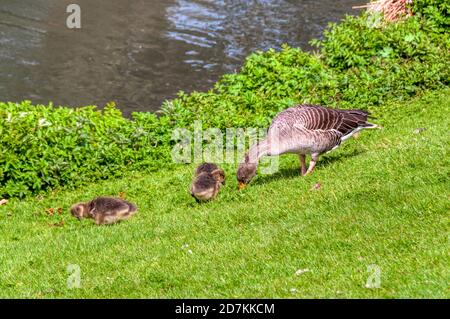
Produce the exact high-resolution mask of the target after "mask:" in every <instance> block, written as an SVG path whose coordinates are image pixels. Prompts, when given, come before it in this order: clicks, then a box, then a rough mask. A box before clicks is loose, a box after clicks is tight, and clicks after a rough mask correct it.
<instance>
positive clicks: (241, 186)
mask: <svg viewBox="0 0 450 319" xmlns="http://www.w3.org/2000/svg"><path fill="white" fill-rule="evenodd" d="M245 186H247V185H246V184H245V183H242V182H239V186H238V188H239V190H243V189H244V188H245Z"/></svg>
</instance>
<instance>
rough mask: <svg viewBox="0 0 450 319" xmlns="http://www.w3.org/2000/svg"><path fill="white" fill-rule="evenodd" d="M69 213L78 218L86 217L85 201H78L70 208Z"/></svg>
mask: <svg viewBox="0 0 450 319" xmlns="http://www.w3.org/2000/svg"><path fill="white" fill-rule="evenodd" d="M70 213H71V214H72V215H73V216H74V217H76V218H77V219H78V220H80V219H81V218H83V217H88V207H87V205H86V204H85V203H78V204H75V205H73V206H72V207H71V208H70Z"/></svg>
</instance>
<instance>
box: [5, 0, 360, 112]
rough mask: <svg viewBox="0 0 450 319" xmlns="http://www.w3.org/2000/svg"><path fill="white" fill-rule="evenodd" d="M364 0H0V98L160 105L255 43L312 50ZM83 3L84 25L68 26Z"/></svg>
mask: <svg viewBox="0 0 450 319" xmlns="http://www.w3.org/2000/svg"><path fill="white" fill-rule="evenodd" d="M365 2H367V1H366V0H341V1H338V0H247V1H242V0H195V1H188V0H69V1H66V0H0V100H1V101H6V100H9V101H20V100H24V99H29V100H32V101H33V102H34V103H48V102H49V101H53V102H54V103H55V104H56V105H68V106H82V105H92V104H96V105H100V106H102V105H104V104H105V103H107V102H108V101H115V102H116V104H117V105H118V106H119V108H121V109H122V110H123V111H124V113H126V114H129V113H130V112H132V111H138V110H139V111H143V110H145V111H154V110H157V109H158V108H159V107H160V105H161V103H162V101H164V100H165V99H169V98H172V97H174V96H175V95H176V93H177V92H178V91H179V90H184V91H186V92H190V91H193V90H207V89H209V88H211V87H212V85H213V83H214V82H215V81H216V80H217V79H218V78H219V77H220V76H221V75H222V74H224V73H228V72H233V71H234V70H237V69H239V67H240V66H241V65H242V62H243V59H244V58H245V56H247V55H248V54H249V53H251V52H253V51H255V50H267V49H269V48H272V47H273V48H280V46H281V45H282V44H283V43H288V44H289V45H291V46H300V47H302V48H304V49H309V48H310V47H309V45H308V41H309V40H311V39H312V38H317V37H320V35H321V33H322V31H323V29H324V27H326V25H327V23H328V22H331V21H338V20H340V19H341V18H342V17H343V16H344V15H345V14H346V13H350V14H357V13H358V11H356V10H353V9H352V8H351V7H352V5H357V4H361V3H365ZM70 3H77V4H79V5H80V7H81V23H82V28H81V29H78V30H74V29H72V30H71V29H68V28H67V27H66V18H67V16H68V14H67V13H66V7H67V5H68V4H70Z"/></svg>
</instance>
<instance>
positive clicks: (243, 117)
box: [0, 0, 450, 196]
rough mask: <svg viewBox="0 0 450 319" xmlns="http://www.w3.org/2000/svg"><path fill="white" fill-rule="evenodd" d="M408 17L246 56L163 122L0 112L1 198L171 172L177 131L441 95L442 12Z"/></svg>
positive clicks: (23, 107)
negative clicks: (131, 174)
mask: <svg viewBox="0 0 450 319" xmlns="http://www.w3.org/2000/svg"><path fill="white" fill-rule="evenodd" d="M413 9H414V10H415V11H414V12H415V15H414V16H413V17H410V18H408V19H404V20H402V21H399V22H396V23H386V22H384V21H383V20H382V17H381V16H379V15H367V14H363V15H361V16H360V17H353V16H348V17H346V18H345V19H344V20H343V21H342V22H341V23H339V24H331V25H330V27H329V28H328V29H327V30H326V31H325V33H324V38H323V40H321V41H313V44H314V45H316V46H317V48H318V49H319V52H316V53H312V54H311V53H307V52H304V51H302V50H301V49H297V48H290V47H288V46H284V47H283V49H282V50H281V51H280V52H276V51H275V50H269V51H267V52H256V53H254V54H251V55H250V56H249V57H248V58H247V59H246V61H245V63H244V65H243V67H242V70H241V71H240V72H239V73H235V74H227V75H224V76H223V78H222V79H221V80H220V81H218V82H217V83H216V85H215V86H214V88H213V89H212V90H210V91H208V92H193V93H191V94H186V93H184V92H180V93H179V95H178V98H176V99H174V100H172V101H167V102H165V103H164V104H163V106H162V116H160V117H157V116H156V115H154V114H152V113H145V112H140V113H134V114H133V118H132V119H125V118H123V117H122V115H121V113H120V111H118V110H116V109H115V108H114V107H113V106H112V105H109V106H107V107H106V108H105V109H104V110H103V112H100V111H97V110H95V108H94V107H84V108H79V109H69V108H61V107H58V108H56V107H53V106H52V105H50V106H42V105H38V106H33V105H31V103H30V102H23V103H18V104H17V103H0V141H1V157H0V196H24V195H27V194H31V193H38V192H40V191H42V190H46V189H52V188H55V187H61V186H68V187H75V186H78V185H82V184H84V183H86V182H90V181H95V180H99V179H104V178H108V177H111V176H114V177H116V176H121V175H122V174H123V172H124V171H125V170H135V169H136V170H137V169H156V168H159V167H162V166H167V165H170V163H171V160H170V150H171V147H172V144H173V142H172V141H171V134H172V132H173V129H174V128H176V127H185V128H188V129H189V128H190V129H192V128H193V124H194V121H197V120H200V121H201V122H202V125H203V127H204V128H208V127H217V128H220V129H225V128H227V127H267V126H268V124H269V123H270V121H271V118H272V117H273V116H274V115H275V114H276V113H278V112H279V111H281V110H283V109H285V108H287V107H289V106H291V105H294V104H296V103H316V104H325V105H330V106H339V107H343V108H350V107H352V108H362V109H367V108H369V107H377V106H380V105H383V104H384V103H385V102H386V101H391V100H406V99H408V98H410V97H412V96H414V95H417V94H419V93H421V92H422V91H424V90H432V89H435V88H439V87H443V86H448V84H449V79H450V72H449V69H450V68H449V63H450V56H449V54H450V53H449V52H450V50H449V49H450V39H449V33H448V32H442V31H443V30H445V31H447V30H448V9H449V8H448V4H447V3H444V2H440V1H431V0H430V1H415V2H414V7H413Z"/></svg>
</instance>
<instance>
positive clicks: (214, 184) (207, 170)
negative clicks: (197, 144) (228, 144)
mask: <svg viewBox="0 0 450 319" xmlns="http://www.w3.org/2000/svg"><path fill="white" fill-rule="evenodd" d="M224 183H225V172H224V171H223V170H222V169H220V168H219V167H218V166H217V165H216V164H213V163H203V164H200V165H199V166H198V167H197V169H196V170H195V176H194V180H193V182H192V185H191V190H190V192H191V196H192V197H194V198H195V200H196V201H197V202H206V201H208V200H211V199H214V198H215V197H216V196H217V194H218V193H219V190H220V187H221V186H222V185H223V184H224Z"/></svg>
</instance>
